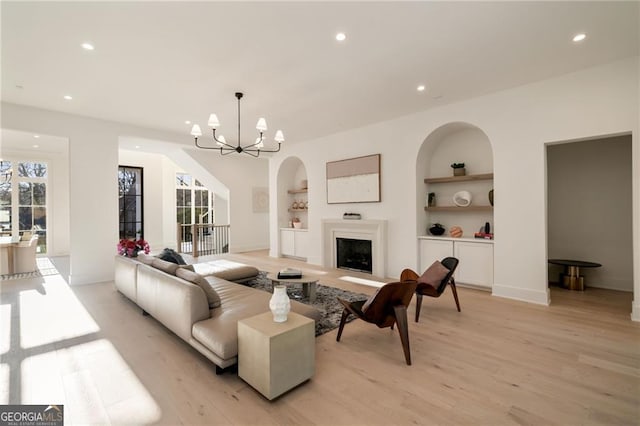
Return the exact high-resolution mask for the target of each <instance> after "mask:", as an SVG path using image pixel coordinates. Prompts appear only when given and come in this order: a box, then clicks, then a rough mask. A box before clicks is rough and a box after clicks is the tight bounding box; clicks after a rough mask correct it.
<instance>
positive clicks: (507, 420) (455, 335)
mask: <svg viewBox="0 0 640 426" xmlns="http://www.w3.org/2000/svg"><path fill="white" fill-rule="evenodd" d="M230 257H232V258H233V259H235V260H238V261H242V262H246V263H250V264H253V265H255V266H257V267H258V268H259V269H262V270H268V271H273V272H275V271H277V270H279V269H282V268H283V267H285V266H298V267H301V268H303V269H306V270H308V271H314V272H315V273H318V272H319V273H324V277H323V279H322V280H321V283H324V284H328V285H332V286H337V287H342V288H345V289H349V290H353V291H359V292H363V293H367V294H372V293H373V292H374V291H375V288H373V287H366V286H361V285H358V284H354V283H350V282H346V281H343V280H341V279H340V277H342V276H345V275H350V276H356V277H367V276H365V275H359V274H352V273H348V272H345V271H337V270H330V269H326V268H320V267H315V266H310V265H306V264H304V263H298V262H296V261H292V260H286V259H271V258H269V257H268V256H267V255H266V252H254V253H248V254H242V255H232V256H230ZM368 278H370V277H368ZM0 286H1V289H0V296H1V299H0V404H7V403H22V404H53V403H62V404H64V409H65V420H66V424H90V423H93V424H171V425H174V424H247V425H249V424H266V425H270V424H301V425H313V424H326V425H373V424H381V425H382V424H384V425H388V424H400V425H403V424H421V425H422V424H424V425H430V424H445V425H447V424H481V425H509V424H520V425H554V424H557V425H583V424H594V425H611V424H625V425H632V424H640V324H638V323H633V322H631V321H630V318H629V307H630V304H631V297H632V296H631V294H630V293H622V292H615V291H606V290H598V289H588V290H587V291H585V292H584V293H578V292H569V291H566V290H561V289H552V302H553V304H552V306H550V307H544V306H537V305H532V304H527V303H521V302H516V301H512V300H507V299H501V298H497V297H492V296H491V294H490V293H487V292H482V291H477V290H470V289H465V288H461V289H460V290H459V296H460V302H461V307H462V312H461V313H458V312H457V311H456V309H455V304H454V302H453V298H452V296H451V294H450V293H447V294H444V295H443V296H442V297H441V298H439V299H431V298H425V301H424V303H425V304H424V305H423V312H422V316H421V320H420V323H418V324H416V323H414V322H410V326H409V333H410V339H411V351H412V358H413V365H412V366H407V365H406V364H405V362H404V357H403V354H402V348H401V345H400V340H399V337H398V335H397V332H392V331H390V330H389V329H385V330H380V329H378V328H376V327H375V326H372V325H370V324H365V323H363V322H362V321H354V322H352V323H350V324H347V326H346V327H345V331H344V333H343V336H342V341H341V342H340V343H337V342H336V341H335V337H336V331H335V330H334V331H332V332H330V333H328V334H325V335H323V336H320V337H319V338H318V339H317V340H316V343H317V345H316V351H317V352H316V375H315V377H314V378H313V379H312V380H311V381H309V382H307V383H305V384H303V385H302V386H300V387H298V388H296V389H294V390H293V391H291V392H289V393H287V394H285V395H284V396H282V397H280V398H279V399H277V400H275V401H273V402H268V401H267V400H266V399H264V398H263V397H262V396H260V395H259V394H258V393H257V392H255V391H254V390H253V389H252V388H251V387H249V386H248V385H247V384H245V383H244V382H243V381H242V380H241V379H239V378H238V376H237V374H235V373H225V374H224V375H222V376H217V375H216V374H215V368H214V366H213V365H212V364H211V363H210V362H208V361H207V360H206V359H205V358H204V357H203V356H201V355H200V354H198V353H197V352H196V351H195V350H192V349H191V348H190V347H189V346H188V345H187V344H185V343H183V342H182V341H181V340H180V339H179V338H178V337H176V336H175V335H173V334H172V333H170V332H169V331H167V330H166V329H165V328H164V327H163V326H161V325H160V324H159V323H157V322H156V321H155V320H154V319H153V318H151V317H143V316H142V315H141V314H140V310H139V309H138V308H137V307H136V306H135V305H134V304H133V303H131V302H130V301H128V300H127V299H126V298H125V297H123V296H121V295H120V294H119V293H117V292H116V291H115V290H114V287H113V283H99V284H93V285H87V286H81V287H72V288H70V287H69V286H67V285H66V283H65V282H64V280H63V279H62V278H61V277H60V276H57V275H53V276H47V277H43V278H38V279H32V280H21V281H5V282H0ZM447 291H448V290H447ZM414 303H415V301H414ZM414 306H415V305H414V304H412V306H411V309H410V312H409V313H410V315H413V313H414ZM265 308H266V307H265Z"/></svg>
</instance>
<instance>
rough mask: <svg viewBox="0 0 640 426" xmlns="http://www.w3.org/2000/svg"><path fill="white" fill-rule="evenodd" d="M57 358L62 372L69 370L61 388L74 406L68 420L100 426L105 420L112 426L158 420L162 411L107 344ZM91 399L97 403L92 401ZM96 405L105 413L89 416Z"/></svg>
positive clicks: (68, 350) (83, 347)
mask: <svg viewBox="0 0 640 426" xmlns="http://www.w3.org/2000/svg"><path fill="white" fill-rule="evenodd" d="M58 356H59V359H60V360H61V361H62V363H63V364H64V365H63V366H62V368H63V370H64V369H65V368H69V369H70V371H69V372H68V374H65V376H64V388H65V392H66V393H67V404H73V405H74V408H73V410H74V411H75V413H74V415H73V416H70V418H73V419H74V421H78V422H80V423H82V422H83V420H85V421H87V422H89V423H95V422H98V423H101V422H103V421H104V420H105V419H104V417H105V416H108V419H109V421H110V422H111V423H113V424H150V423H154V422H157V421H158V420H160V418H161V416H162V410H161V409H160V407H159V406H158V404H156V402H155V400H154V399H153V397H152V396H151V394H149V392H148V391H147V389H146V388H145V386H144V385H143V384H142V383H141V382H140V380H139V379H138V377H137V376H136V374H135V373H134V372H133V371H132V370H131V368H130V367H129V365H128V364H127V363H126V361H125V360H124V359H123V358H122V356H120V353H119V352H118V350H117V349H116V348H115V347H114V346H113V344H112V343H111V342H109V341H108V340H105V339H100V340H96V341H93V342H89V343H85V344H81V345H75V346H72V347H69V348H65V349H61V350H59V351H58ZM65 366H66V367H65ZM85 394H86V395H88V397H87V398H85V397H84V396H83V395H85ZM94 396H95V398H99V399H98V400H96V401H92V400H91V399H92V398H93V397H94ZM96 405H98V406H104V411H103V412H97V413H96V412H93V414H92V409H93V408H92V407H94V406H96ZM65 409H66V407H65ZM98 411H102V410H98Z"/></svg>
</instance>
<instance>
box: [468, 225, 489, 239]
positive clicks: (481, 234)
mask: <svg viewBox="0 0 640 426" xmlns="http://www.w3.org/2000/svg"><path fill="white" fill-rule="evenodd" d="M473 236H474V238H482V239H484V240H493V234H492V233H491V225H490V224H489V222H486V223H485V224H484V226H481V227H480V230H479V231H478V232H476V233H475V234H473Z"/></svg>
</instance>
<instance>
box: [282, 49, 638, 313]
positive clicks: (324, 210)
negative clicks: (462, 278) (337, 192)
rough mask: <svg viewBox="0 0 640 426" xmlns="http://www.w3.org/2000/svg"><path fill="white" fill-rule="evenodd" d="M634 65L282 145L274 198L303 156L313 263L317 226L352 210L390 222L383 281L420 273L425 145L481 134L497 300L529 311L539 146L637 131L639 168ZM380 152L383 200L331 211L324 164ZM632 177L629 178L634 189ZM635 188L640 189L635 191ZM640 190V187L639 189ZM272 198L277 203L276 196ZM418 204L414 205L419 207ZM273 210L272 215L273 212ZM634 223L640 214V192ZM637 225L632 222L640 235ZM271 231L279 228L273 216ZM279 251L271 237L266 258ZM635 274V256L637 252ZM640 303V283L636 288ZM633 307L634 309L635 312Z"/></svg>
mask: <svg viewBox="0 0 640 426" xmlns="http://www.w3.org/2000/svg"><path fill="white" fill-rule="evenodd" d="M637 84H638V58H630V59H627V60H623V61H618V62H615V63H611V64H608V65H605V66H600V67H596V68H591V69H587V70H584V71H581V72H577V73H572V74H568V75H565V76H561V77H558V78H553V79H549V80H545V81H540V82H536V83H532V84H529V85H525V86H521V87H517V88H514V89H511V90H506V91H502V92H498V93H494V94H490V95H486V96H483V97H479V98H475V99H471V100H467V101H464V102H459V103H454V104H449V105H444V106H442V107H440V108H436V109H432V110H427V111H424V112H421V113H417V114H413V115H411V116H406V117H402V118H398V119H394V120H390V121H387V122H383V123H377V124H375V125H372V126H367V127H364V128H360V129H356V130H353V131H349V132H345V133H340V134H335V135H331V136H327V137H324V138H321V139H317V140H314V141H309V142H306V143H300V144H296V145H286V146H285V148H284V152H282V153H281V154H279V155H278V156H276V157H275V158H274V159H273V160H272V163H273V164H272V165H271V173H270V180H271V188H272V190H275V188H276V187H277V185H276V176H277V171H278V168H279V166H280V164H281V162H282V161H283V159H285V158H287V157H289V156H297V157H299V158H300V159H301V160H302V162H303V163H304V166H305V168H306V170H307V176H308V180H309V194H308V196H309V204H310V206H311V207H310V209H309V222H310V224H309V234H310V238H311V241H312V242H314V243H313V244H312V245H311V247H309V258H308V260H309V262H310V263H316V264H322V261H323V259H322V247H321V236H320V221H321V219H323V218H339V217H341V216H342V213H343V212H344V211H347V210H349V211H355V212H360V213H362V214H363V218H366V219H387V220H388V221H389V230H388V234H389V242H388V244H389V246H388V253H389V260H388V268H389V269H388V271H387V275H388V276H389V277H398V276H399V273H400V271H401V270H402V269H403V268H405V267H413V268H415V267H416V266H417V243H416V223H417V222H418V215H423V214H424V210H423V208H424V200H422V201H421V202H420V203H417V200H416V195H415V194H416V193H417V190H418V187H417V184H418V179H417V177H416V175H415V173H416V159H417V156H418V152H419V150H420V148H421V146H422V143H423V141H424V140H425V138H426V137H427V136H428V135H429V134H431V132H433V131H434V130H435V129H437V128H439V127H441V126H443V125H444V124H447V123H451V122H465V123H469V124H471V125H474V126H476V127H478V128H480V129H481V130H482V131H483V132H484V133H485V134H486V135H487V137H488V139H489V141H490V142H491V144H492V149H493V161H494V173H495V180H494V188H495V192H496V205H495V208H494V222H495V227H496V229H499V237H496V240H495V244H494V254H495V259H496V260H495V266H494V269H495V271H494V277H495V280H494V286H493V294H494V295H498V296H502V297H509V298H513V299H520V300H525V301H529V302H534V303H541V304H547V303H548V302H549V295H548V288H547V243H546V235H547V232H546V226H547V225H546V180H545V179H546V172H545V143H548V142H552V141H559V140H571V139H581V138H586V137H592V136H598V135H610V134H620V133H622V132H633V145H634V161H635V163H634V164H636V165H637V164H638V155H639V152H638V134H637V132H638V93H639V92H638V88H637ZM376 153H381V154H382V165H381V166H382V174H381V178H382V202H381V203H368V204H344V205H328V204H327V203H326V190H325V163H326V162H327V161H333V160H340V159H344V158H351V157H358V156H363V155H368V154H376ZM637 179H638V175H637V170H634V180H635V181H637ZM636 185H637V183H636ZM636 187H637V186H636ZM272 199H273V200H277V197H276V194H273V193H272ZM418 204H420V205H418ZM272 210H273V209H272ZM634 211H635V213H634V215H635V217H638V216H640V202H639V199H638V190H637V189H636V197H635V199H634ZM638 225H639V224H638V220H637V219H636V221H635V226H636V227H637V226H638ZM270 226H271V229H272V230H275V229H277V226H278V220H277V216H276V215H272V217H271V222H270ZM635 232H637V231H635ZM277 247H278V236H277V233H275V232H274V233H272V238H271V252H272V253H276V252H277ZM634 265H635V268H638V267H640V253H638V252H637V251H636V252H635V253H634ZM634 289H635V294H636V299H638V297H639V296H638V294H640V283H638V280H637V278H636V280H635V283H634ZM636 309H638V308H637V307H636Z"/></svg>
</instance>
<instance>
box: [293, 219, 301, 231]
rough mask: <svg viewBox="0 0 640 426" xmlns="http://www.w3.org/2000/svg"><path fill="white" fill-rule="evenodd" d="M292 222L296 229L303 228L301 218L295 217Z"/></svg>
mask: <svg viewBox="0 0 640 426" xmlns="http://www.w3.org/2000/svg"><path fill="white" fill-rule="evenodd" d="M291 223H292V224H293V227H294V228H296V229H300V228H302V222H300V219H298V218H297V217H294V218H293V220H292V221H291Z"/></svg>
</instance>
